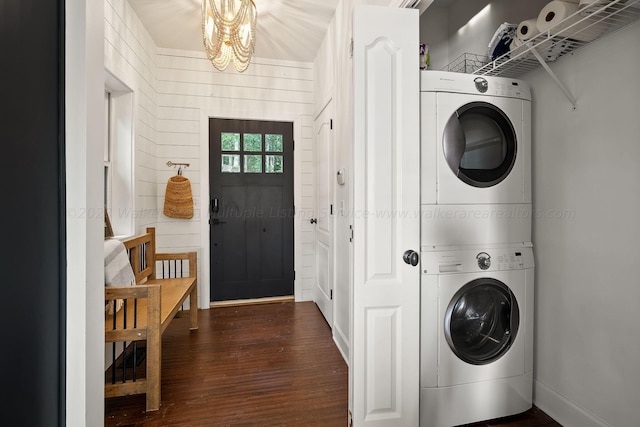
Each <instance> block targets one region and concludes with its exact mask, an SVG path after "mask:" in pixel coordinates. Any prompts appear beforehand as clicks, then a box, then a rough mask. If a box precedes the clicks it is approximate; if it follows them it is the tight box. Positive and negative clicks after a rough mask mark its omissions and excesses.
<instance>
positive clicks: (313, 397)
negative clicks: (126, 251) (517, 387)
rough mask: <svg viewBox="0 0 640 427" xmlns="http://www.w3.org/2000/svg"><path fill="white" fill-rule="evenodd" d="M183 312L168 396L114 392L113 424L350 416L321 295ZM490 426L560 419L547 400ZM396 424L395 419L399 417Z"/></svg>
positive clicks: (171, 331)
mask: <svg viewBox="0 0 640 427" xmlns="http://www.w3.org/2000/svg"><path fill="white" fill-rule="evenodd" d="M188 326H189V319H188V317H187V316H181V317H177V318H176V319H174V320H173V321H172V322H171V324H170V325H169V327H168V328H167V330H166V331H165V333H164V334H163V336H162V352H163V353H162V403H161V405H160V410H158V411H155V412H145V411H144V408H145V399H144V395H139V396H129V397H118V398H111V399H106V401H105V426H143V425H144V426H151V427H153V426H318V427H333V426H335V427H345V426H346V425H347V399H348V395H347V393H348V386H347V382H348V378H347V365H346V364H345V362H344V360H343V359H342V356H341V355H340V353H339V352H338V350H337V348H336V346H335V345H334V343H333V341H332V339H331V331H330V329H329V327H328V326H327V324H326V322H325V321H324V318H323V317H322V314H321V313H320V311H319V310H318V308H317V307H316V305H315V304H314V303H312V302H304V303H293V302H287V303H275V304H261V305H247V306H237V307H221V308H215V309H211V310H201V311H200V329H199V330H198V331H194V332H190V331H189V330H188V329H189V328H188ZM470 426H473V427H485V426H520V427H525V426H526V427H535V426H559V424H558V423H555V422H554V421H553V420H552V419H551V418H549V417H548V416H547V415H546V414H544V412H542V411H540V410H539V409H537V408H535V407H534V408H533V409H532V410H530V411H528V412H526V413H524V414H522V415H519V416H516V417H508V418H504V419H500V420H493V421H489V422H483V423H476V424H471V425H470ZM390 427H393V426H390Z"/></svg>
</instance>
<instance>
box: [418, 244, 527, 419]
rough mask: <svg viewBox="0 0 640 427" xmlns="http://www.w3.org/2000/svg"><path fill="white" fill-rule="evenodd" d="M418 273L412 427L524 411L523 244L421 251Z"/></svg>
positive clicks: (525, 285)
mask: <svg viewBox="0 0 640 427" xmlns="http://www.w3.org/2000/svg"><path fill="white" fill-rule="evenodd" d="M421 268H422V270H423V271H422V273H423V274H422V283H421V325H420V326H421V331H420V339H421V342H420V350H421V355H420V358H421V361H420V426H421V427H438V426H443V427H444V426H454V425H460V424H466V423H472V422H477V421H482V420H488V419H493V418H499V417H504V416H508V415H513V414H517V413H521V412H524V411H526V410H528V409H529V408H531V405H532V390H533V383H532V378H533V375H532V374H533V307H534V306H533V298H534V288H533V286H534V285H533V279H534V277H533V276H534V270H533V269H534V262H533V249H532V248H531V246H530V245H528V246H519V247H504V246H502V247H501V246H494V247H485V248H482V249H464V250H449V251H441V252H423V253H422V259H421Z"/></svg>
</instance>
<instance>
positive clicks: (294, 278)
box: [293, 270, 296, 280]
mask: <svg viewBox="0 0 640 427" xmlns="http://www.w3.org/2000/svg"><path fill="white" fill-rule="evenodd" d="M293 280H296V271H295V270H293Z"/></svg>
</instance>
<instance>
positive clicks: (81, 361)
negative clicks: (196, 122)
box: [34, 0, 104, 427]
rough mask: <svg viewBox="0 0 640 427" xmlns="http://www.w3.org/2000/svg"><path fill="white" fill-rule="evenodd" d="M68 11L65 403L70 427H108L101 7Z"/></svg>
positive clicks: (79, 1)
mask: <svg viewBox="0 0 640 427" xmlns="http://www.w3.org/2000/svg"><path fill="white" fill-rule="evenodd" d="M65 11H66V13H65V25H66V32H65V122H66V123H65V151H66V152H65V158H66V159H65V163H66V164H65V169H66V171H65V173H66V208H67V218H66V227H67V229H66V233H67V234H66V249H67V253H66V262H67V273H66V274H67V277H66V280H67V284H66V298H67V301H66V306H65V307H64V308H65V310H66V315H67V319H66V325H65V326H66V335H65V336H66V361H65V362H66V368H65V374H66V385H65V387H66V388H65V393H66V395H65V396H64V397H65V398H66V423H67V425H68V426H73V427H76V426H77V427H81V426H97V425H102V424H103V422H104V410H103V408H104V406H103V405H104V400H103V397H104V393H103V390H104V374H103V357H104V355H103V352H102V349H103V346H104V339H103V337H104V317H103V315H102V307H103V303H102V300H103V295H104V293H103V292H104V290H103V289H104V285H103V283H104V276H103V273H102V268H103V255H102V253H103V249H102V241H103V239H104V221H103V217H102V214H101V213H102V206H103V198H102V193H101V192H99V191H95V189H96V188H102V182H103V180H102V161H103V144H102V141H103V128H104V126H103V119H104V115H103V102H104V92H103V89H102V84H103V83H102V82H103V69H102V55H103V53H102V52H103V51H102V46H103V45H102V40H103V34H102V22H103V18H102V17H103V6H102V4H101V3H99V2H95V1H93V0H67V1H66V2H65ZM52 255H53V254H52ZM35 315H37V314H35ZM43 357H47V355H43ZM34 386H35V385H34ZM50 422H51V421H50Z"/></svg>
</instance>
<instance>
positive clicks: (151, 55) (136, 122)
mask: <svg viewBox="0 0 640 427" xmlns="http://www.w3.org/2000/svg"><path fill="white" fill-rule="evenodd" d="M156 51H157V49H156V46H155V43H154V42H153V39H152V38H151V36H150V35H149V33H148V32H147V30H146V29H145V28H144V26H143V25H142V22H140V20H139V19H138V17H137V15H136V14H135V12H134V11H133V9H132V8H131V6H130V5H129V3H128V2H127V1H126V0H105V1H104V68H105V69H106V70H108V71H109V73H111V74H112V75H113V76H114V77H116V78H117V79H119V80H120V81H121V82H122V83H124V84H125V85H126V86H128V87H129V88H130V89H131V90H133V144H134V147H133V165H134V180H133V182H134V189H133V192H134V195H135V197H134V206H133V210H130V209H117V211H116V212H111V213H110V217H111V218H112V221H114V222H115V221H123V222H128V221H130V217H131V216H133V223H134V231H135V233H140V232H143V231H144V230H145V228H146V227H150V226H154V225H155V222H156V219H157V217H158V211H157V209H156V207H157V206H156V197H157V191H156V185H155V183H156V175H157V167H156V164H157V161H156V159H157V150H158V149H157V142H156V140H157V136H156V127H157V112H156V98H157V91H156V86H157V77H156V76H157V65H156V61H157V59H156V54H157V52H156ZM115 231H116V232H118V231H117V230H115Z"/></svg>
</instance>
